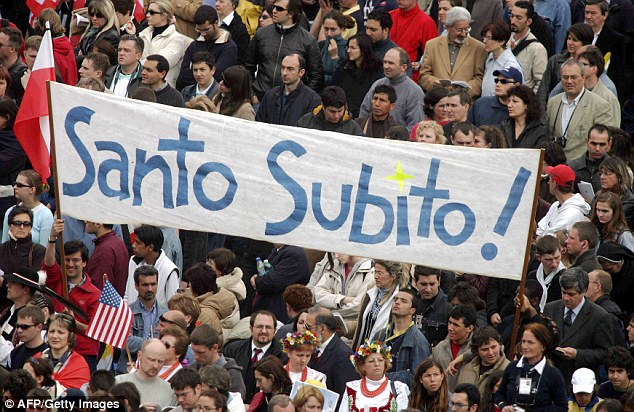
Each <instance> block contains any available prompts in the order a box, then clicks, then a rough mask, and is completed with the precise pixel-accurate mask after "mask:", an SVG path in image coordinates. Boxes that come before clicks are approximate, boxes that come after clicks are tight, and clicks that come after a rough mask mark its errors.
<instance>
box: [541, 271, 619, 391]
mask: <svg viewBox="0 0 634 412" xmlns="http://www.w3.org/2000/svg"><path fill="white" fill-rule="evenodd" d="M588 283H589V282H588V274H587V273H586V272H585V271H584V270H583V269H581V268H579V267H575V268H570V269H567V270H565V271H564V272H563V273H562V274H561V276H560V277H559V284H560V285H561V300H557V301H554V302H550V303H548V304H546V308H545V309H544V314H545V315H546V316H548V317H549V318H551V319H553V320H554V321H555V323H556V324H557V330H558V339H559V341H558V342H556V343H557V347H556V348H555V351H554V354H555V358H554V361H555V366H556V367H557V368H558V369H559V370H560V371H561V373H562V375H563V376H564V380H565V381H566V382H570V379H571V378H572V374H573V373H574V371H575V370H577V369H579V368H589V369H592V370H595V371H596V369H597V367H598V366H599V365H601V364H602V363H603V360H604V359H605V356H606V355H607V353H608V349H609V348H611V347H612V346H614V338H613V335H612V320H611V319H610V315H609V314H608V313H607V312H606V311H605V310H604V309H603V308H602V307H600V306H598V305H596V304H595V303H593V302H592V301H591V300H590V299H587V298H586V297H585V296H584V294H585V293H586V291H587V290H588Z"/></svg>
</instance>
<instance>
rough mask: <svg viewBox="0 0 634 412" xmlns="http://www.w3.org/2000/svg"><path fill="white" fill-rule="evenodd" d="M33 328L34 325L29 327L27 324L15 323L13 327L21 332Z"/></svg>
mask: <svg viewBox="0 0 634 412" xmlns="http://www.w3.org/2000/svg"><path fill="white" fill-rule="evenodd" d="M33 326H35V325H29V324H26V323H16V324H15V327H16V328H17V329H22V330H27V329H29V328H31V327H33Z"/></svg>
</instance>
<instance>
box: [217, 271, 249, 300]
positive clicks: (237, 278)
mask: <svg viewBox="0 0 634 412" xmlns="http://www.w3.org/2000/svg"><path fill="white" fill-rule="evenodd" d="M216 284H217V285H218V287H219V288H225V289H227V290H228V291H229V292H232V293H233V294H234V295H236V299H238V300H242V299H244V298H246V297H247V288H246V286H245V285H244V281H243V280H242V269H240V268H239V267H236V268H235V269H233V271H232V272H231V273H229V274H228V275H225V276H220V277H219V278H216Z"/></svg>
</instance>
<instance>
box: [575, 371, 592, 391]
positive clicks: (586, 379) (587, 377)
mask: <svg viewBox="0 0 634 412" xmlns="http://www.w3.org/2000/svg"><path fill="white" fill-rule="evenodd" d="M571 383H572V392H573V393H579V392H583V393H592V392H594V385H595V384H596V383H597V379H596V378H595V376H594V371H592V370H591V369H588V368H580V369H577V370H576V371H575V373H573V374H572V381H571Z"/></svg>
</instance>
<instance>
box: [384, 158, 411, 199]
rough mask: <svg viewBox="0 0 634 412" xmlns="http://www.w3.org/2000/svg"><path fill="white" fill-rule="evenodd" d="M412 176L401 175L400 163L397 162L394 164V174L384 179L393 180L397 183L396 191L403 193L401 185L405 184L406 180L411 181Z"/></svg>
mask: <svg viewBox="0 0 634 412" xmlns="http://www.w3.org/2000/svg"><path fill="white" fill-rule="evenodd" d="M413 178H414V176H412V175H408V174H406V173H403V167H402V166H401V161H400V160H399V161H398V162H397V163H396V173H394V174H393V175H392V176H387V177H386V178H385V179H386V180H395V181H397V182H398V191H399V192H402V191H403V184H404V183H405V180H406V179H413Z"/></svg>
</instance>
